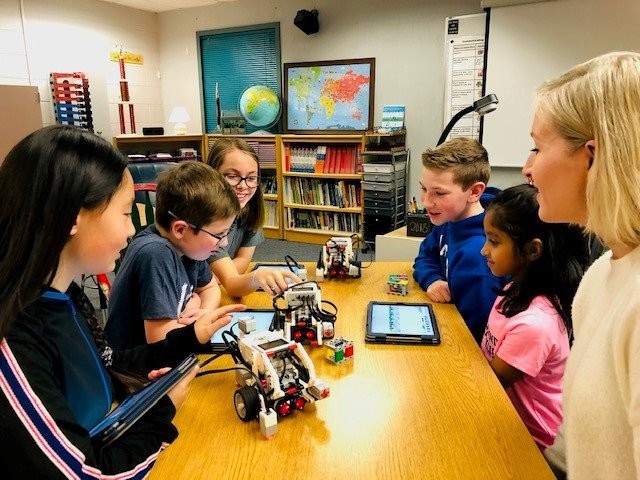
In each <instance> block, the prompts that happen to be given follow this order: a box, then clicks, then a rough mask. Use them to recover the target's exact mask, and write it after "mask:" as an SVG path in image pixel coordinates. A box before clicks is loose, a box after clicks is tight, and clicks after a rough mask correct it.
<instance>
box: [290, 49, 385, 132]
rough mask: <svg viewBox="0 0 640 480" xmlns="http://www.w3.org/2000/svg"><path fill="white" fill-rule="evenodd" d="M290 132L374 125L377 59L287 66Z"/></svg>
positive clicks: (347, 129)
mask: <svg viewBox="0 0 640 480" xmlns="http://www.w3.org/2000/svg"><path fill="white" fill-rule="evenodd" d="M284 71H285V98H286V102H287V108H286V127H287V130H289V131H318V130H331V131H357V130H360V131H362V130H368V129H370V128H371V125H372V118H371V117H372V115H371V112H372V108H373V88H374V59H373V58H371V59H361V60H340V61H334V62H315V63H314V62H305V63H296V64H294V63H289V64H285V66H284Z"/></svg>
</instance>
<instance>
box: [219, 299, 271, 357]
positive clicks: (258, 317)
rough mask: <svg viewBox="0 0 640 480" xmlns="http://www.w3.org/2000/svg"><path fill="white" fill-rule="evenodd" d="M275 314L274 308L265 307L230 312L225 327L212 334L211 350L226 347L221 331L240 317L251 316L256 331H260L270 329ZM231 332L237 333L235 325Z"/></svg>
mask: <svg viewBox="0 0 640 480" xmlns="http://www.w3.org/2000/svg"><path fill="white" fill-rule="evenodd" d="M275 316H276V311H275V310H267V309H264V310H263V309H247V310H244V311H242V312H233V313H232V314H231V317H232V318H231V322H229V325H228V326H227V327H225V328H221V329H220V330H218V331H217V332H216V333H214V334H213V336H212V337H211V339H210V340H209V343H210V345H211V351H213V352H221V351H223V350H225V349H226V348H227V345H226V343H225V341H224V338H223V334H222V332H223V331H225V330H229V328H232V327H233V325H234V324H235V323H237V322H238V320H240V319H241V318H246V317H249V318H252V319H253V320H255V322H256V330H255V331H256V332H260V331H262V330H272V329H273V328H272V327H273V326H274V320H275ZM233 333H235V334H236V335H237V334H238V329H237V327H235V328H233Z"/></svg>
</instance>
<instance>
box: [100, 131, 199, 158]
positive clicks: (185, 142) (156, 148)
mask: <svg viewBox="0 0 640 480" xmlns="http://www.w3.org/2000/svg"><path fill="white" fill-rule="evenodd" d="M113 146H114V147H116V148H117V149H118V150H120V151H121V152H122V153H124V154H125V155H127V156H129V158H130V160H131V161H132V162H135V161H141V162H163V161H164V162H178V161H180V160H193V159H194V158H193V157H191V156H183V155H180V151H179V150H180V149H183V148H192V149H194V150H195V151H196V159H197V160H203V159H204V158H206V156H207V149H206V143H205V141H204V136H203V135H117V136H115V137H113ZM158 154H161V156H158Z"/></svg>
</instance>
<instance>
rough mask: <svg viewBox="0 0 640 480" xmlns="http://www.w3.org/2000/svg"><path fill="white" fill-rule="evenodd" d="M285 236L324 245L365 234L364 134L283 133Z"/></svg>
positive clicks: (278, 138)
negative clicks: (362, 182)
mask: <svg viewBox="0 0 640 480" xmlns="http://www.w3.org/2000/svg"><path fill="white" fill-rule="evenodd" d="M276 142H277V143H278V151H279V157H280V163H281V166H280V168H281V171H282V174H281V179H282V188H281V192H282V195H281V197H282V207H283V208H282V210H283V215H282V217H283V218H282V219H283V237H284V239H285V240H292V241H297V242H306V243H317V244H324V243H325V242H326V241H327V239H328V238H330V237H332V236H350V235H352V234H354V233H357V234H361V233H362V213H363V201H362V186H361V180H362V173H361V170H362V168H361V165H362V159H361V153H362V150H363V145H364V137H363V136H362V135H280V136H278V137H277V138H276Z"/></svg>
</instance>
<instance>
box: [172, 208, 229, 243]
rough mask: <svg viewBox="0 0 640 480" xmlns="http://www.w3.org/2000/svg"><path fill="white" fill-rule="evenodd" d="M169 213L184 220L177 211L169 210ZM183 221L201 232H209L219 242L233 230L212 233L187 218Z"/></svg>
mask: <svg viewBox="0 0 640 480" xmlns="http://www.w3.org/2000/svg"><path fill="white" fill-rule="evenodd" d="M167 213H168V214H169V215H171V216H172V217H173V218H175V219H176V220H182V219H180V218H178V216H177V215H176V214H175V213H173V212H172V211H171V210H169V211H168V212H167ZM182 221H183V222H184V223H186V224H187V226H188V227H189V228H192V229H193V230H200V231H201V232H204V233H206V234H209V235H211V236H212V237H213V238H215V239H216V240H217V241H218V242H221V241H222V240H224V239H225V238H227V237H228V236H229V234H230V233H231V230H227V231H226V233H211V232H210V231H209V230H205V229H204V228H201V227H196V226H195V225H194V224H193V223H189V222H187V221H186V220H182Z"/></svg>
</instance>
